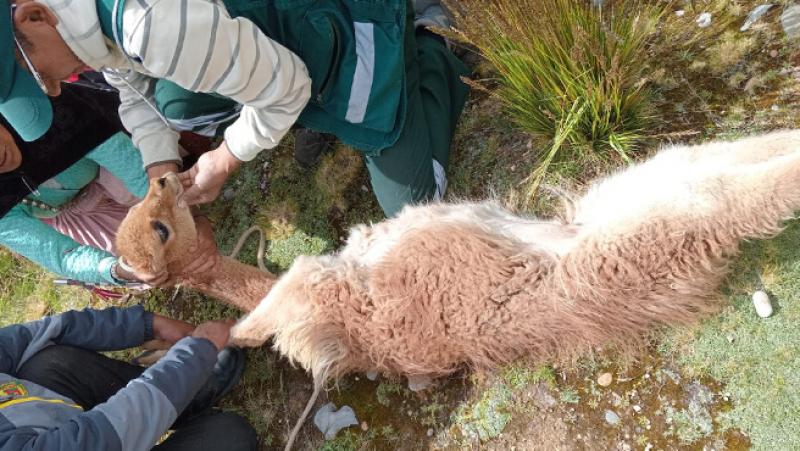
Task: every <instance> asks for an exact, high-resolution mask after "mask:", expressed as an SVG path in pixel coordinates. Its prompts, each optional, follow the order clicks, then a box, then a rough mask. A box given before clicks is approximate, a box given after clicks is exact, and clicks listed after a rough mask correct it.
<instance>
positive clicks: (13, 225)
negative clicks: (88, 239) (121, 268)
mask: <svg viewBox="0 0 800 451" xmlns="http://www.w3.org/2000/svg"><path fill="white" fill-rule="evenodd" d="M0 245H3V246H5V247H7V248H8V249H9V250H11V251H13V252H16V253H17V254H20V255H22V256H23V257H26V258H28V259H29V260H32V261H34V262H35V263H37V264H38V265H40V266H42V267H44V268H45V269H47V270H48V271H50V272H53V273H55V274H58V275H60V276H62V277H67V278H69V279H75V280H80V281H82V282H90V283H108V284H117V282H116V281H115V280H114V278H112V277H111V266H112V265H113V264H114V263H115V262H116V258H115V257H114V256H113V255H111V254H110V253H108V252H106V251H104V250H102V249H97V248H94V247H91V246H83V245H81V244H79V243H78V242H76V241H75V240H73V239H72V238H70V237H68V236H66V235H62V234H61V233H59V232H58V231H57V230H55V229H54V228H52V227H50V226H49V225H47V224H45V223H43V222H42V221H40V220H39V219H37V218H35V217H33V216H31V215H30V214H29V213H28V212H27V210H26V209H25V208H24V207H23V206H21V205H17V206H15V207H14V208H12V209H11V211H9V212H8V213H7V214H6V215H5V216H3V218H1V219H0Z"/></svg>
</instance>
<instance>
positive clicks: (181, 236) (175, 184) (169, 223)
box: [116, 173, 197, 274]
mask: <svg viewBox="0 0 800 451" xmlns="http://www.w3.org/2000/svg"><path fill="white" fill-rule="evenodd" d="M182 193H183V186H181V182H180V181H179V180H178V177H177V176H176V175H175V174H173V173H169V174H167V175H165V176H164V177H161V178H158V179H153V180H151V181H150V190H149V191H148V193H147V196H145V198H144V200H143V201H142V202H140V203H139V204H137V205H135V206H134V207H132V208H131V209H130V211H129V212H128V215H127V216H126V217H125V219H124V220H123V221H122V224H120V226H119V230H117V241H116V244H117V249H118V250H119V254H120V256H122V257H123V258H124V260H125V263H127V264H128V265H130V266H131V267H132V268H133V269H134V270H135V271H137V272H145V273H150V274H157V273H160V272H161V271H162V270H164V269H166V270H167V271H168V272H169V273H170V274H172V273H173V272H174V271H175V270H176V268H178V267H179V265H180V263H181V262H182V261H183V260H184V259H185V258H187V257H188V251H189V249H190V248H191V247H192V245H193V244H194V243H195V241H196V240H197V230H196V229H195V225H194V219H193V218H192V213H191V211H190V209H189V207H187V206H185V205H181V204H180V203H179V202H178V198H179V196H180V195H181V194H182Z"/></svg>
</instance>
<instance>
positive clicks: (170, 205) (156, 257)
mask: <svg viewBox="0 0 800 451" xmlns="http://www.w3.org/2000/svg"><path fill="white" fill-rule="evenodd" d="M181 194H183V187H182V186H181V183H180V181H179V180H178V177H177V176H176V175H175V174H172V173H170V174H167V175H165V176H164V177H161V178H159V179H154V180H151V181H150V190H149V191H148V193H147V196H145V198H144V200H143V201H142V202H140V203H139V204H138V205H136V206H134V207H133V208H131V209H130V211H129V212H128V215H127V216H126V217H125V219H124V220H123V221H122V224H120V226H119V230H118V231H117V243H116V244H117V250H118V251H119V255H120V257H121V258H123V259H124V260H125V262H126V263H127V264H128V265H129V266H131V268H133V270H134V271H136V272H137V273H147V274H159V273H161V272H162V271H163V270H166V271H167V273H168V274H169V275H170V278H171V279H173V280H176V281H178V282H181V283H182V284H183V285H184V286H186V287H188V288H192V289H195V290H198V291H201V292H203V293H206V294H208V295H210V296H213V297H215V298H217V299H220V300H222V301H225V302H227V303H229V304H232V305H235V306H236V307H239V308H240V309H242V310H244V311H248V312H249V311H251V310H252V309H253V308H255V306H256V305H258V303H259V302H261V299H262V298H263V297H264V296H266V294H267V293H268V292H269V290H270V288H272V285H273V283H274V282H275V276H274V275H272V274H270V273H269V272H266V271H260V270H259V269H257V268H254V267H252V266H249V265H245V264H242V263H239V262H237V261H235V260H234V259H232V258H228V257H222V258H220V259H218V260H217V264H216V265H214V266H213V267H212V268H211V269H210V270H208V271H205V272H204V273H192V274H187V273H184V272H183V271H182V269H183V268H184V267H185V266H186V263H188V262H189V261H190V260H191V259H192V258H194V257H195V256H194V255H193V254H192V247H193V245H194V244H195V242H196V241H197V228H196V227H195V223H194V218H192V213H191V211H190V210H189V207H187V206H184V205H182V204H181V203H180V202H178V200H179V198H180V196H181Z"/></svg>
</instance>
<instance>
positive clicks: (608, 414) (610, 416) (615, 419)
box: [604, 410, 619, 426]
mask: <svg viewBox="0 0 800 451" xmlns="http://www.w3.org/2000/svg"><path fill="white" fill-rule="evenodd" d="M604 417H605V419H606V423H608V424H610V425H611V426H616V425H617V424H619V415H617V414H616V413H615V412H614V411H611V410H606V411H605V414H604Z"/></svg>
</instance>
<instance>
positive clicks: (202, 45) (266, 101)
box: [124, 0, 311, 161]
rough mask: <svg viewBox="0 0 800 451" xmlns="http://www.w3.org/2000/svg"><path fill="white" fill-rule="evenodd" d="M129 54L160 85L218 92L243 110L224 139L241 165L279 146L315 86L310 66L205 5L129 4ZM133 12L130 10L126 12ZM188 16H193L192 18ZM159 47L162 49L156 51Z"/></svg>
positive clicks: (183, 0)
mask: <svg viewBox="0 0 800 451" xmlns="http://www.w3.org/2000/svg"><path fill="white" fill-rule="evenodd" d="M137 8H138V9H139V10H140V12H141V13H140V14H139V16H138V17H140V19H139V20H137V21H132V22H133V25H132V26H131V27H129V28H126V29H125V30H124V34H125V37H124V39H125V42H126V49H128V50H129V53H134V54H135V56H136V57H138V58H139V59H141V61H142V63H141V64H142V65H143V66H144V67H145V68H146V69H147V70H148V71H150V72H151V73H153V74H154V75H155V76H157V77H161V78H166V79H168V80H170V81H172V82H174V83H176V84H178V85H179V86H181V87H183V88H185V89H188V90H190V91H194V92H215V93H218V94H221V95H224V96H226V97H229V98H231V99H233V100H235V101H237V102H239V103H240V104H242V105H243V108H242V111H241V115H240V117H239V119H237V121H236V122H234V123H233V124H232V125H231V126H230V127H229V128H228V129H227V130H226V133H225V138H226V140H227V145H228V148H229V149H230V150H231V152H232V153H233V154H234V155H235V156H236V157H237V158H239V159H240V160H242V161H249V160H252V159H253V158H255V156H256V155H257V154H258V152H260V150H261V149H265V148H266V149H270V148H273V147H275V146H277V145H278V143H279V142H280V140H281V139H282V138H283V136H284V135H285V134H286V133H287V132H288V131H289V128H290V127H291V126H292V124H294V122H295V121H296V120H297V117H298V116H299V115H300V113H301V112H302V110H303V108H304V107H305V105H306V103H307V102H308V99H309V97H310V93H311V79H310V78H309V77H308V72H307V70H306V67H305V64H304V63H303V62H302V61H301V60H300V58H299V57H298V56H297V55H295V54H294V53H292V52H290V51H289V50H288V49H286V48H285V47H283V46H282V45H280V44H278V43H277V42H275V41H273V40H272V39H269V38H268V37H267V36H266V35H265V34H264V33H263V32H261V31H260V30H259V29H258V28H257V27H256V26H255V25H254V24H253V23H252V22H251V21H249V20H247V19H245V18H241V17H239V18H231V17H229V16H228V13H227V11H226V10H225V9H224V7H221V6H219V5H217V4H215V3H213V2H210V1H207V0H176V1H158V0H156V2H154V3H153V4H151V5H149V6H148V7H147V8H143V7H142V5H141V4H140V2H134V1H131V2H127V4H126V11H125V12H126V17H128V14H129V13H130V14H131V17H137V15H136V14H134V12H135V10H136V9H137ZM129 9H130V10H129ZM190 12H191V13H190ZM156 43H157V44H156Z"/></svg>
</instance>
